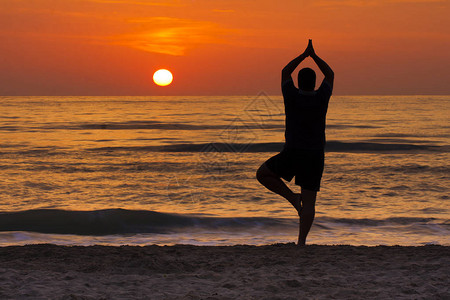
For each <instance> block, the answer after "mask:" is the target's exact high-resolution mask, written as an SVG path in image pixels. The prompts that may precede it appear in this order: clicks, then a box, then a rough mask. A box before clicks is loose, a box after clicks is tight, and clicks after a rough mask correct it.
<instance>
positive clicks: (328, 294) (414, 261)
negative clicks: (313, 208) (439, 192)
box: [0, 244, 450, 299]
mask: <svg viewBox="0 0 450 300" xmlns="http://www.w3.org/2000/svg"><path fill="white" fill-rule="evenodd" d="M449 254H450V247H444V246H423V247H397V246H396V247H386V246H379V247H354V246H316V245H312V246H307V247H303V248H298V247H296V246H295V245H294V244H276V245H269V246H229V247H226V246H223V247H218V246H216V247H200V246H190V245H177V246H165V247H160V246H146V247H131V246H122V247H107V246H91V247H79V246H77V247H64V246H55V245H47V244H45V245H29V246H23V247H20V246H13V247H3V248H0V299H8V298H14V299H17V298H20V299H23V298H29V299H303V298H304V299H371V298H372V299H373V298H375V299H389V298H390V299H450V276H449V274H450V255H449Z"/></svg>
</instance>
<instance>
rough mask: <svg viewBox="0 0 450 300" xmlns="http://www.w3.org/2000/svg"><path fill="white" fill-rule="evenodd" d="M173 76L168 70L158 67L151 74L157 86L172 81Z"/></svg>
mask: <svg viewBox="0 0 450 300" xmlns="http://www.w3.org/2000/svg"><path fill="white" fill-rule="evenodd" d="M172 80H173V76H172V73H170V71H169V70H166V69H160V70H158V71H156V72H155V74H153V81H154V82H155V83H156V84H157V85H159V86H166V85H169V84H171V83H172Z"/></svg>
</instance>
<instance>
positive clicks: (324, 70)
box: [306, 40, 334, 87]
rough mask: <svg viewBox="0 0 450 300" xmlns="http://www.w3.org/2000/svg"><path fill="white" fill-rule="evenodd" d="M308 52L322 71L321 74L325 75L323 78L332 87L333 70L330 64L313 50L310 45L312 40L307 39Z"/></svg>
mask: <svg viewBox="0 0 450 300" xmlns="http://www.w3.org/2000/svg"><path fill="white" fill-rule="evenodd" d="M306 52H308V54H309V55H310V56H311V58H312V59H313V60H314V62H315V63H316V64H317V66H318V67H319V69H320V71H322V73H323V75H324V76H325V80H326V81H328V83H329V84H330V85H331V87H333V82H334V72H333V70H332V69H331V68H330V66H329V65H328V64H327V63H326V62H325V61H324V60H323V59H321V58H320V57H319V56H317V54H316V52H315V51H314V48H313V46H312V41H311V40H309V44H308V48H307V51H306Z"/></svg>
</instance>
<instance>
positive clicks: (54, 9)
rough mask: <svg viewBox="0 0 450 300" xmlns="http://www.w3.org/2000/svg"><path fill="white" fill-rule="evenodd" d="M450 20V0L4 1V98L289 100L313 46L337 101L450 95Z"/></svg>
mask: <svg viewBox="0 0 450 300" xmlns="http://www.w3.org/2000/svg"><path fill="white" fill-rule="evenodd" d="M449 16H450V1H449V0H365V1H364V0H308V1H304V0H284V1H273V0H259V1H257V0H214V1H213V0H168V1H162V0H161V1H159V0H155V1H152V0H150V1H145V0H129V1H125V0H0V95H3V96H28V95H36V96H48V95H55V96H64V95H87V96H88V95H133V96H134V95H256V94H258V93H260V92H265V93H267V94H270V95H277V94H280V93H281V92H280V81H281V70H282V68H283V67H284V66H285V65H286V64H287V63H288V62H289V61H290V60H292V59H293V58H295V57H296V56H297V55H299V54H301V53H302V52H303V51H304V49H305V48H306V46H307V43H308V39H312V40H313V44H314V47H315V51H316V53H317V55H319V56H320V57H321V58H322V59H324V60H325V61H326V62H327V63H328V64H329V65H330V66H331V67H332V69H333V70H334V73H335V84H334V85H335V88H334V94H335V95H414V94H420V95H432V94H440V95H448V94H450V18H449ZM302 66H308V67H313V68H314V69H315V70H316V71H317V72H318V74H319V75H318V80H319V82H318V84H319V83H320V80H322V78H323V76H322V77H320V71H319V70H318V69H317V67H315V66H314V64H313V62H312V60H311V59H310V58H308V59H307V60H305V61H304V62H303V63H302V64H301V65H300V67H302ZM160 68H165V69H168V70H170V71H171V72H172V73H173V76H174V80H173V83H172V84H171V85H169V86H166V87H159V86H156V85H155V84H154V83H153V82H152V75H153V73H154V72H155V71H156V70H158V69H160ZM297 70H298V69H297ZM294 74H295V73H294ZM294 77H295V76H294Z"/></svg>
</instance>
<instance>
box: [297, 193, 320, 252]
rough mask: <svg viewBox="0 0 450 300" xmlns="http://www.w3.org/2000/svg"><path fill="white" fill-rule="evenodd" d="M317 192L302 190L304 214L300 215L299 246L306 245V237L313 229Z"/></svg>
mask: <svg viewBox="0 0 450 300" xmlns="http://www.w3.org/2000/svg"><path fill="white" fill-rule="evenodd" d="M316 197H317V192H316V191H311V190H307V189H304V188H302V205H303V206H302V213H301V215H300V226H299V227H300V228H299V234H298V245H299V246H304V245H305V244H306V237H307V236H308V233H309V230H310V229H311V226H312V223H313V221H314V216H315V214H316Z"/></svg>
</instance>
